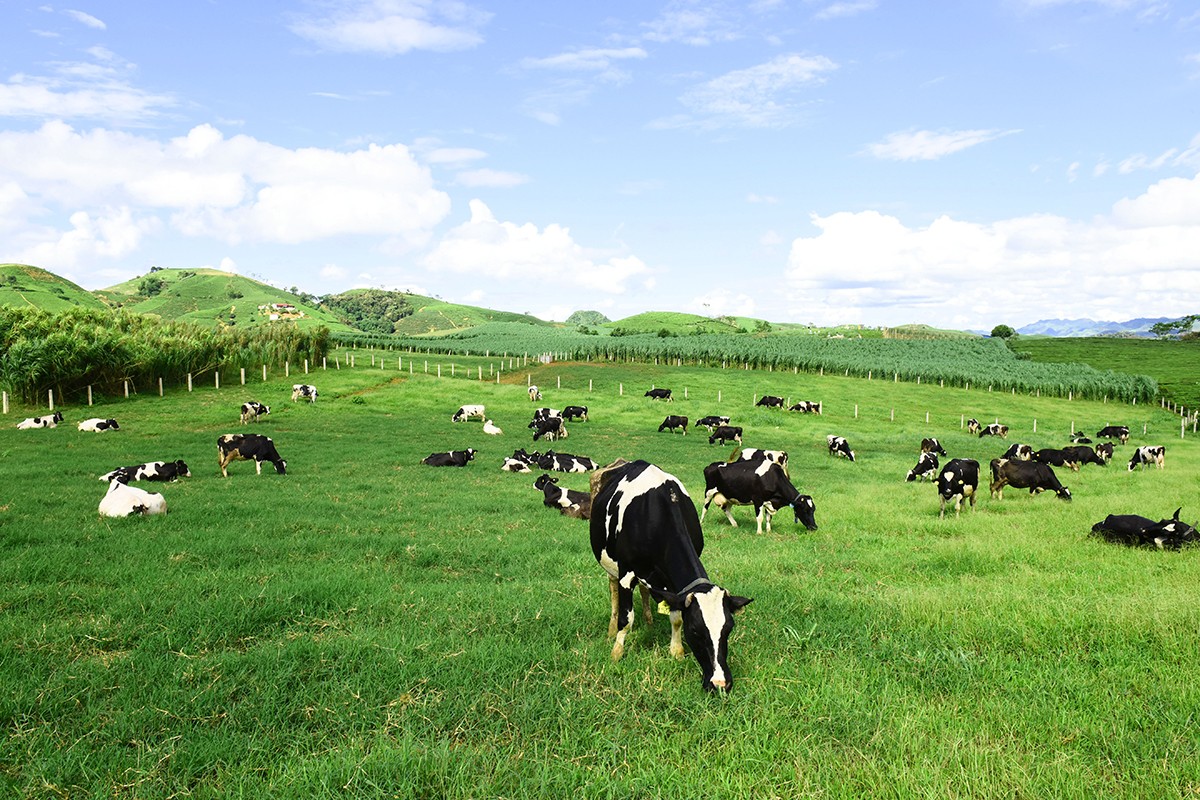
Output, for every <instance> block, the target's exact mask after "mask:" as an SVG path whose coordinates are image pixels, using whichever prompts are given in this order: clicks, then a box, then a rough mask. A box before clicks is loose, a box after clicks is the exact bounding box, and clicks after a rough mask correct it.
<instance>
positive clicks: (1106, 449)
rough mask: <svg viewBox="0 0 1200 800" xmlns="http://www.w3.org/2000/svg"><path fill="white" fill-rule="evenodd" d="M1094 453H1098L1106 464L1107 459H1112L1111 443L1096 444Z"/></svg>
mask: <svg viewBox="0 0 1200 800" xmlns="http://www.w3.org/2000/svg"><path fill="white" fill-rule="evenodd" d="M1096 455H1098V456H1099V457H1100V459H1101V460H1102V461H1104V463H1105V464H1107V463H1108V462H1109V461H1112V457H1113V443H1112V442H1101V443H1100V444H1098V445H1096Z"/></svg>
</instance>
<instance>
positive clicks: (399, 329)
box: [396, 294, 553, 336]
mask: <svg viewBox="0 0 1200 800" xmlns="http://www.w3.org/2000/svg"><path fill="white" fill-rule="evenodd" d="M405 298H406V299H407V300H408V303H409V305H411V306H412V307H413V313H412V314H410V315H408V316H407V317H404V318H403V319H401V320H400V321H399V322H397V323H396V333H398V334H401V335H403V336H420V335H422V334H435V333H447V332H449V331H455V330H462V329H464V328H473V327H475V326H476V325H482V324H483V323H485V322H522V323H525V324H526V325H552V324H553V323H550V322H546V321H545V320H541V319H538V318H537V317H531V316H529V315H528V314H516V313H513V312H511V311H493V310H492V309H490V308H480V307H479V306H466V305H460V304H458V303H447V302H446V301H444V300H439V299H437V298H435V297H425V296H423V295H419V294H408V295H405Z"/></svg>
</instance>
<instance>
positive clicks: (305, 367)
mask: <svg viewBox="0 0 1200 800" xmlns="http://www.w3.org/2000/svg"><path fill="white" fill-rule="evenodd" d="M371 363H372V364H374V363H375V356H371ZM304 374H305V375H307V374H308V359H307V358H306V359H304Z"/></svg>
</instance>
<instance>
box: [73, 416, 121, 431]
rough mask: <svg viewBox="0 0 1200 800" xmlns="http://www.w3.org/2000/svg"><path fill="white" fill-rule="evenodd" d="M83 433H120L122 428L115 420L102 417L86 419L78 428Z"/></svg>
mask: <svg viewBox="0 0 1200 800" xmlns="http://www.w3.org/2000/svg"><path fill="white" fill-rule="evenodd" d="M77 427H78V428H79V430H81V431H87V432H89V433H104V431H119V430H121V426H120V425H118V424H117V421H116V420H115V419H102V418H101V417H93V418H92V419H85V420H84V421H83V422H81V423H79V425H78V426H77Z"/></svg>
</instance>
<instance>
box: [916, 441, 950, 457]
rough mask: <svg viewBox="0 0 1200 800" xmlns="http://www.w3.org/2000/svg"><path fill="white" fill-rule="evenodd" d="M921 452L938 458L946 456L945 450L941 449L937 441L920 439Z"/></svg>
mask: <svg viewBox="0 0 1200 800" xmlns="http://www.w3.org/2000/svg"><path fill="white" fill-rule="evenodd" d="M921 452H922V453H934V454H936V455H939V456H945V455H946V450H945V449H944V448H943V447H942V445H941V442H939V441H938V440H937V439H922V440H921Z"/></svg>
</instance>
